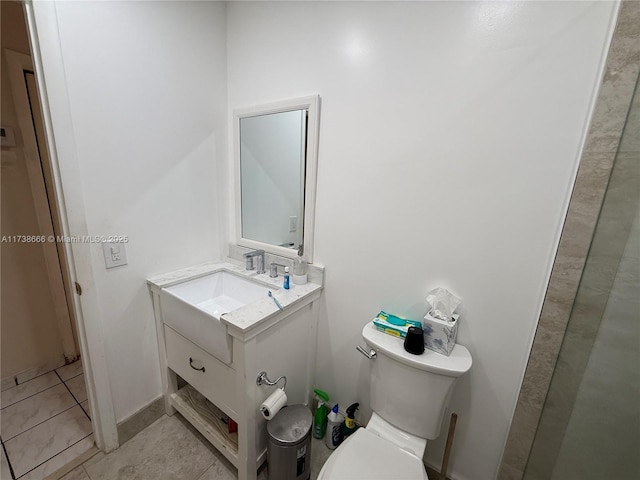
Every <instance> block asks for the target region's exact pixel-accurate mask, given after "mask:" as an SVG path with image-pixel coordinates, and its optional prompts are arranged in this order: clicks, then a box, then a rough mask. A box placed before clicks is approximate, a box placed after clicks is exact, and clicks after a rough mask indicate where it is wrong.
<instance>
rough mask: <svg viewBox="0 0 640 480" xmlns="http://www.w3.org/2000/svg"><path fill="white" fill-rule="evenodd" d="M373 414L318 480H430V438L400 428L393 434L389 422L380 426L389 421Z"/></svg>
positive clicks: (345, 442) (334, 455)
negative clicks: (424, 458)
mask: <svg viewBox="0 0 640 480" xmlns="http://www.w3.org/2000/svg"><path fill="white" fill-rule="evenodd" d="M373 415H374V416H373V417H372V419H371V421H369V424H368V425H367V427H366V428H359V429H358V430H356V431H355V433H353V434H352V435H351V436H350V437H348V438H347V439H346V440H345V441H344V442H343V443H342V445H340V446H339V447H338V448H337V449H336V450H335V452H333V453H332V454H331V456H330V457H329V458H328V459H327V461H326V462H325V464H324V466H323V467H322V470H321V471H320V474H319V475H318V480H428V477H427V472H426V471H425V469H424V465H423V463H422V458H421V456H422V452H424V447H425V445H426V441H424V440H423V439H420V438H418V437H415V436H413V435H411V434H408V433H406V432H402V431H400V430H397V429H395V430H396V432H392V433H391V432H389V429H393V427H392V426H391V425H388V424H387V425H386V426H384V428H382V429H378V428H376V427H377V426H379V425H382V424H384V423H386V422H384V420H383V419H381V418H380V417H378V416H377V415H376V414H375V413H374V414H373ZM372 424H374V425H372ZM389 433H391V434H390V435H389ZM388 437H391V438H393V437H395V438H394V440H396V442H394V441H392V440H390V439H389V438H388ZM398 440H400V442H398ZM416 450H418V451H419V452H420V453H419V455H420V456H418V453H416Z"/></svg>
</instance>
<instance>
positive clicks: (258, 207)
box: [234, 95, 320, 262]
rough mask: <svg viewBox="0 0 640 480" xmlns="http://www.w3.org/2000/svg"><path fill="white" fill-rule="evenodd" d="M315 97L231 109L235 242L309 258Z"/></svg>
mask: <svg viewBox="0 0 640 480" xmlns="http://www.w3.org/2000/svg"><path fill="white" fill-rule="evenodd" d="M319 107H320V97H319V96H318V95H314V96H310V97H304V98H296V99H292V100H284V101H280V102H275V103H270V104H267V105H260V106H256V107H249V108H242V109H236V110H235V111H234V163H235V176H236V181H235V189H236V191H235V197H236V222H235V227H236V241H237V243H238V245H241V246H244V247H249V248H256V249H263V250H265V251H266V252H269V253H273V254H276V255H282V256H285V257H290V258H294V257H295V256H297V252H298V246H299V245H300V244H303V245H304V254H305V257H306V259H307V260H308V261H310V262H311V261H313V224H314V213H315V212H314V211H315V196H316V170H317V155H318V153H317V152H318V129H319V123H320V122H319V120H320V119H319V116H320V112H319Z"/></svg>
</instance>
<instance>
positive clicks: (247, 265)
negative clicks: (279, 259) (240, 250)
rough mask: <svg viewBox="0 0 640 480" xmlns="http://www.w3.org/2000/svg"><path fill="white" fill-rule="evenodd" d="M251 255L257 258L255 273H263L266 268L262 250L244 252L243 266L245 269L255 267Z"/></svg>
mask: <svg viewBox="0 0 640 480" xmlns="http://www.w3.org/2000/svg"><path fill="white" fill-rule="evenodd" d="M253 257H257V260H258V264H257V267H258V270H257V273H258V274H261V273H264V272H265V271H266V270H265V269H264V250H254V251H253V252H248V253H245V254H244V258H245V266H244V268H245V269H246V270H253V269H254V268H255V267H254V266H253Z"/></svg>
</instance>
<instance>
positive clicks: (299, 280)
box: [292, 244, 307, 285]
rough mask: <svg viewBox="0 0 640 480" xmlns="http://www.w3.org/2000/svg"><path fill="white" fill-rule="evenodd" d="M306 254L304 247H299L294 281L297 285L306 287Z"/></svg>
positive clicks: (294, 266) (294, 265)
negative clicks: (304, 254)
mask: <svg viewBox="0 0 640 480" xmlns="http://www.w3.org/2000/svg"><path fill="white" fill-rule="evenodd" d="M303 253H304V245H302V244H300V246H299V247H298V256H297V257H296V259H295V260H294V261H293V275H292V280H293V283H295V284H296V285H304V284H305V283H307V262H306V261H305V259H304V257H303V256H302V255H303Z"/></svg>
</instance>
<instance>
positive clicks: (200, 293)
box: [160, 270, 273, 363]
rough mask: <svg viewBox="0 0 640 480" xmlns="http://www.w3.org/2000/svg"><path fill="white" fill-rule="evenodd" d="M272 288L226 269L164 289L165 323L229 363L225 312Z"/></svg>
mask: <svg viewBox="0 0 640 480" xmlns="http://www.w3.org/2000/svg"><path fill="white" fill-rule="evenodd" d="M270 288H271V289H273V287H268V286H266V285H263V284H261V283H258V282H256V281H253V280H251V279H248V278H244V277H241V276H238V275H235V274H234V273H231V272H229V271H226V270H220V271H217V272H214V273H212V274H210V275H206V276H204V277H200V278H196V279H194V280H189V281H187V282H183V283H179V284H177V285H173V286H171V287H166V288H163V289H162V291H161V293H160V306H161V308H162V318H163V320H164V323H166V324H167V325H169V326H170V327H171V328H173V329H174V330H175V331H177V332H178V333H180V334H181V335H182V336H184V337H186V338H188V339H189V340H191V341H192V342H194V343H196V344H197V345H199V346H200V347H202V348H203V349H204V350H206V351H207V352H209V353H210V354H211V355H213V356H215V357H217V358H218V359H220V360H222V361H223V362H225V363H230V362H231V353H232V352H231V346H232V341H231V337H230V336H229V335H227V332H226V327H225V326H224V325H223V324H222V323H221V322H220V316H221V315H222V314H224V313H227V312H230V311H232V310H236V309H238V308H241V307H243V306H245V305H247V304H248V303H251V302H253V301H255V300H259V299H260V298H266V297H267V293H268V291H269V289H270Z"/></svg>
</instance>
